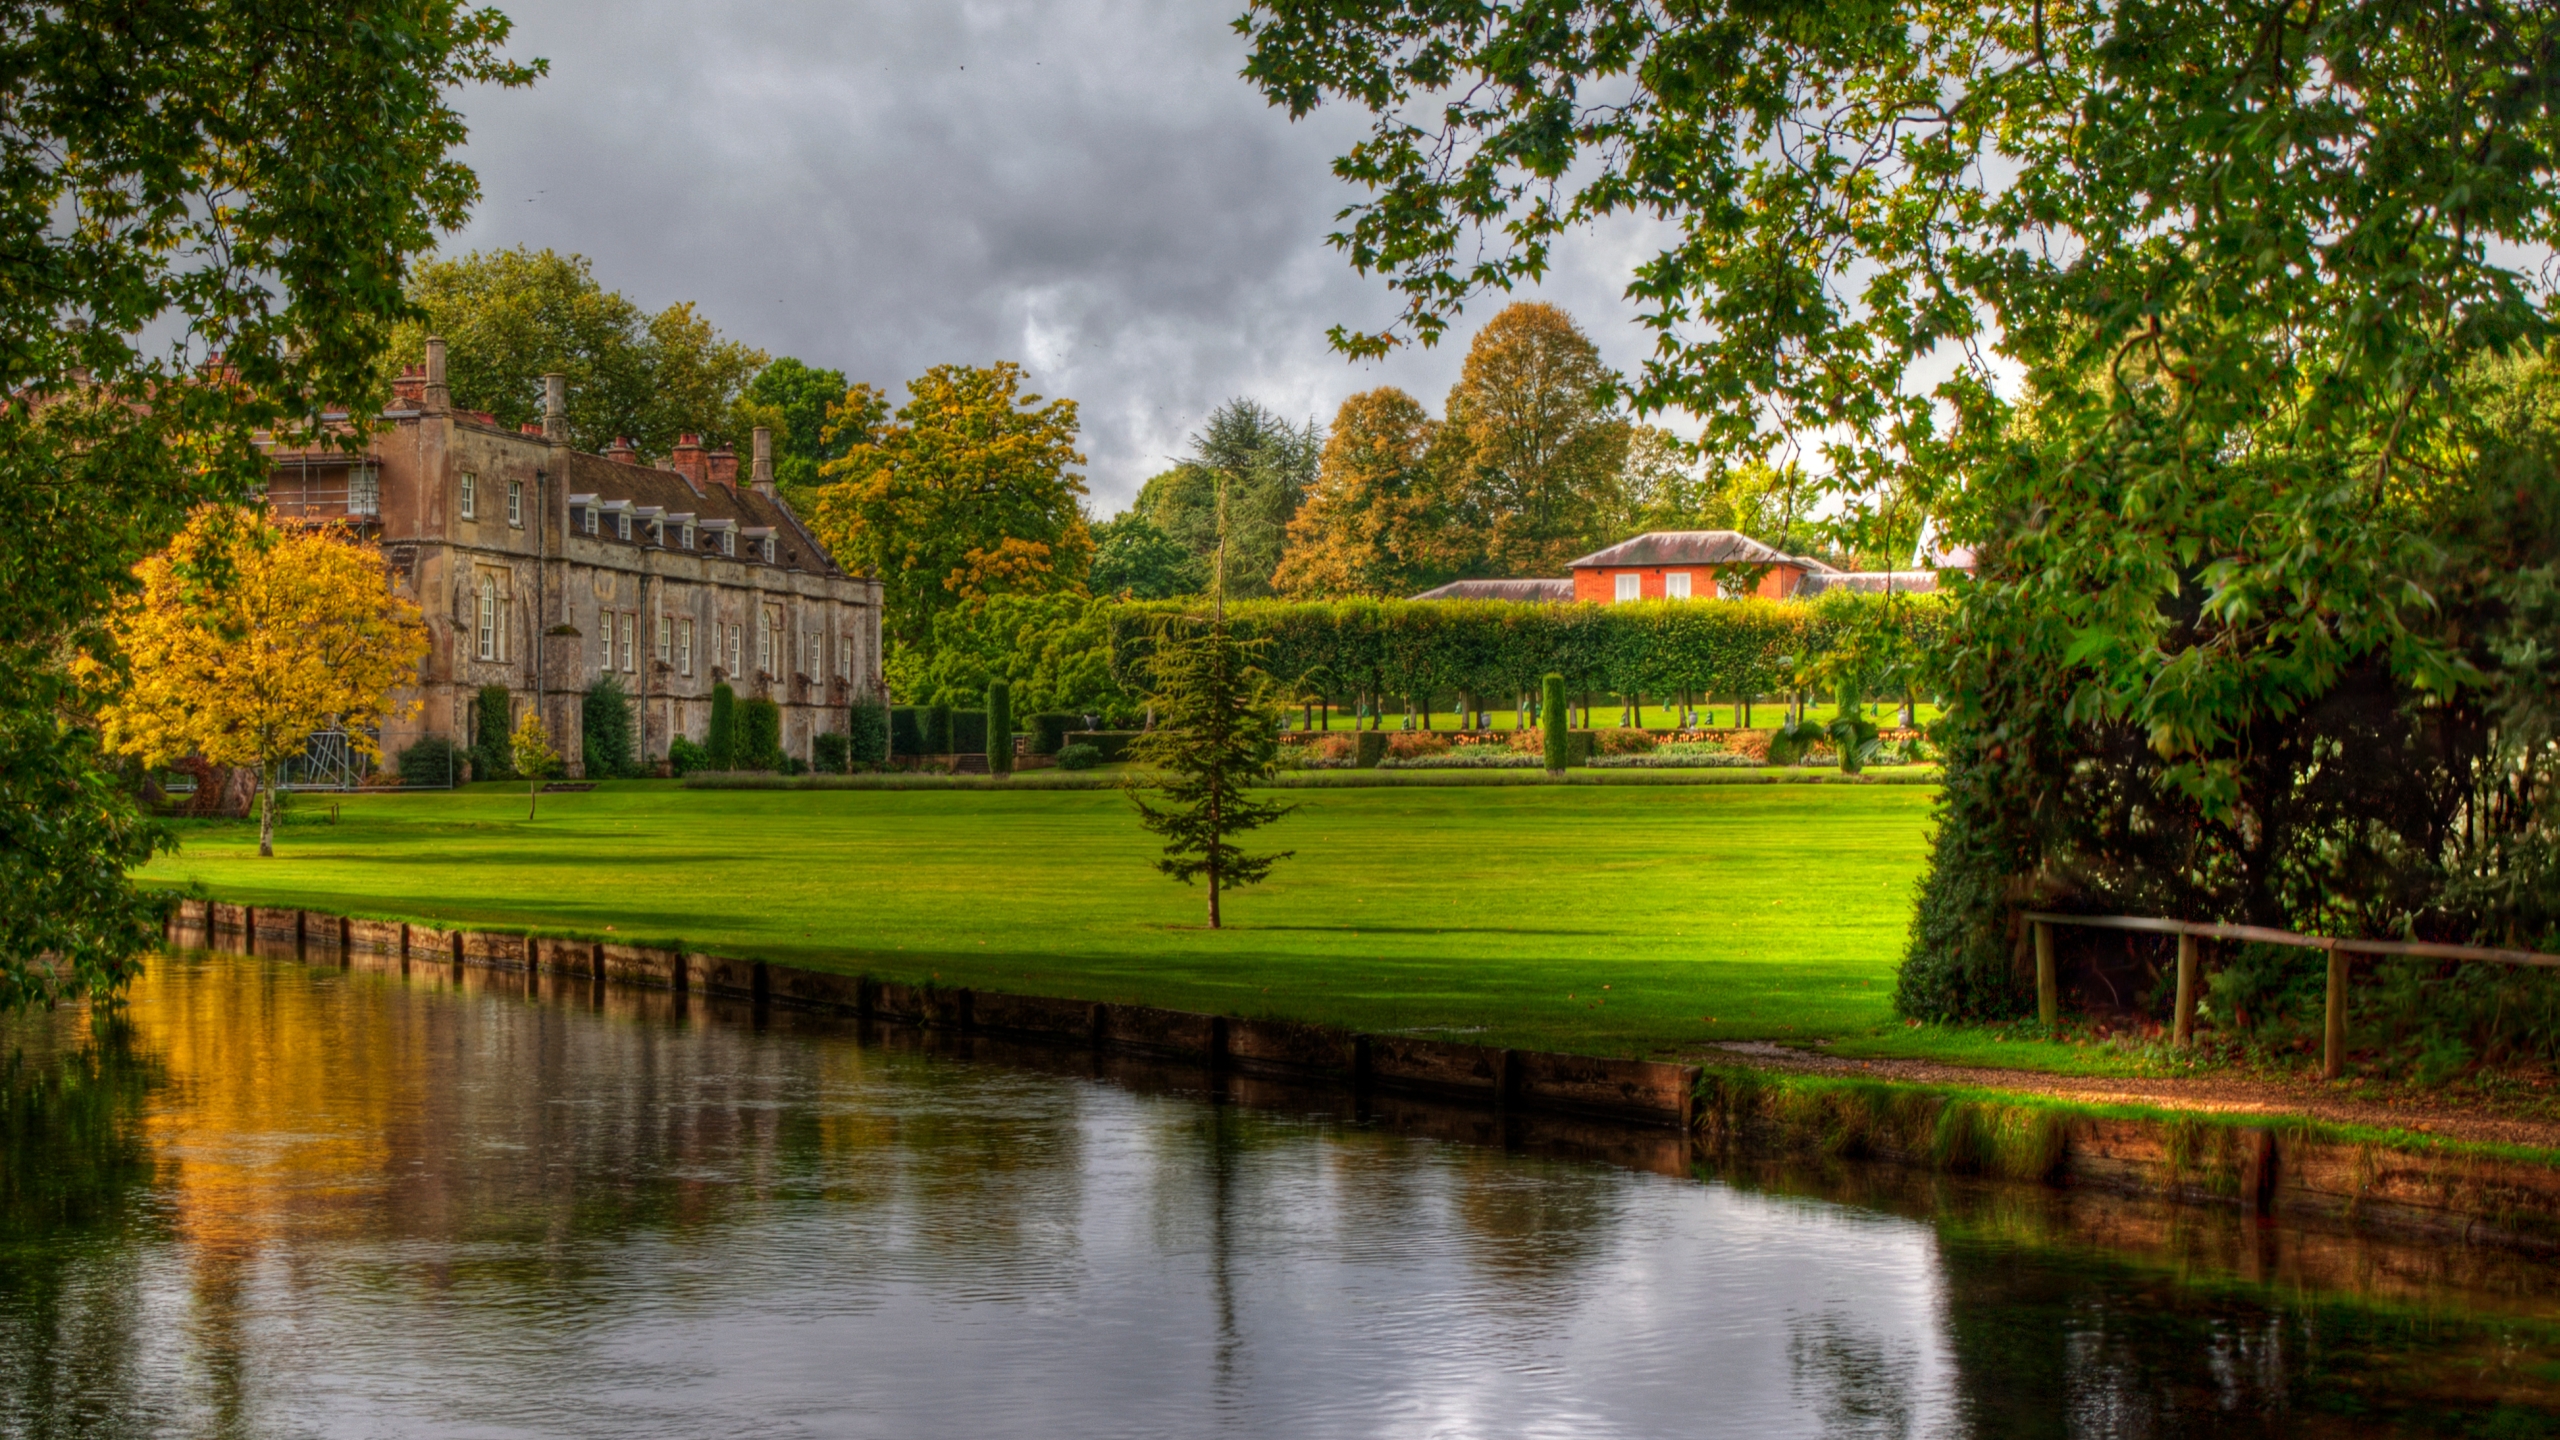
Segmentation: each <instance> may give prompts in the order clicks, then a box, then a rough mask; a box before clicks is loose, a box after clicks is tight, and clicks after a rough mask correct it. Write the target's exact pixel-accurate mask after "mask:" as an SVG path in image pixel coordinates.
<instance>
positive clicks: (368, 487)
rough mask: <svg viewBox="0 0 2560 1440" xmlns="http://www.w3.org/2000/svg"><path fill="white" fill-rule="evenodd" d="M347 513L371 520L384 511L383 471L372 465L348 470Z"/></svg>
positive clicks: (358, 466) (353, 467)
mask: <svg viewBox="0 0 2560 1440" xmlns="http://www.w3.org/2000/svg"><path fill="white" fill-rule="evenodd" d="M347 513H348V514H350V515H353V516H355V517H357V518H358V519H362V520H371V519H373V518H375V517H376V516H378V515H380V514H381V513H382V472H381V471H379V470H376V469H374V468H373V467H372V466H370V465H357V466H352V467H350V468H349V469H348V471H347Z"/></svg>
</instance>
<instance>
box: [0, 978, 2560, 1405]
mask: <svg viewBox="0 0 2560 1440" xmlns="http://www.w3.org/2000/svg"><path fill="white" fill-rule="evenodd" d="M9 1046H10V1049H11V1051H12V1058H11V1059H10V1060H9V1062H8V1068H7V1071H6V1076H5V1079H6V1093H5V1101H6V1111H5V1124H6V1141H7V1146H8V1149H7V1155H6V1166H7V1169H6V1172H5V1175H0V1247H5V1248H0V1433H5V1434H8V1435H29V1436H45V1435H66V1436H67V1435H82V1436H90V1435H97V1436H121V1435H239V1436H261V1437H263V1436H298V1435H330V1436H338V1435H346V1436H368V1435H385V1436H410V1435H472V1436H513V1435H580V1436H584V1435H593V1436H688V1437H699V1436H712V1437H721V1440H743V1437H756V1436H838V1435H879V1436H900V1437H904V1436H955V1437H959V1436H967V1437H1001V1436H1085V1435H1133V1436H1198V1435H1224V1434H1233V1435H1256V1436H1260V1435H1269V1436H1293V1437H1294V1436H1306V1437H1323V1436H1351V1435H1358V1436H1367V1435H1387V1436H1438V1435H1447V1436H1473V1435H1504V1436H1509V1435H1558V1436H1618V1435H1627V1436H1670V1435H1729V1436H1747V1437H1753V1440H1762V1437H1778V1436H1789V1435H1878V1436H1901V1435H1915V1436H1917V1435H1939V1434H1954V1435H1972V1434H1980V1435H2004V1436H2005V1435H2057V1436H2059V1435H2093V1436H2094V1435H2208V1434H2211V1435H2218V1434H2233V1435H2243V1434H2245V1435H2265V1434H2337V1435H2364V1434H2377V1433H2409V1434H2437V1433H2447V1434H2460V1433H2478V1434H2494V1435H2512V1436H2531V1435H2544V1434H2560V1424H2554V1423H2553V1417H2554V1416H2555V1414H2560V1346H2555V1343H2554V1333H2555V1332H2554V1329H2553V1327H2552V1325H2551V1324H2550V1323H2549V1321H2550V1318H2551V1317H2552V1316H2554V1315H2560V1307H2555V1306H2554V1305H2553V1304H2552V1303H2551V1301H2550V1298H2549V1297H2550V1288H2549V1286H2548V1284H2547V1280H2546V1273H2547V1268H2548V1267H2545V1266H2543V1265H2542V1264H2541V1263H2540V1262H2526V1261H2517V1260H2510V1259H2504V1258H2500V1257H2494V1256H2492V1257H2482V1256H2479V1255H2476V1254H2465V1253H2461V1252H2450V1253H2449V1252H2434V1251H2427V1250H2423V1249H2417V1248H2392V1247H2389V1246H2382V1245H2376V1244H2374V1243H2371V1242H2366V1241H2357V1240H2354V1239H2352V1238H2351V1237H2344V1236H2335V1235H2328V1236H2324V1235H2318V1234H2309V1235H2306V1234H2300V1233H2296V1232H2292V1231H2270V1230H2263V1229H2259V1228H2257V1227H2251V1226H2245V1225H2243V1224H2241V1223H2240V1222H2238V1221H2237V1220H2236V1219H2235V1218H2233V1217H2230V1216H2224V1215H2217V1214H2198V1213H2188V1212H2179V1211H2176V1210H2173V1209H2168V1208H2165V1207H2157V1206H2147V1205H2143V1204H2138V1203H2135V1202H2128V1201H2114V1200H2106V1199H2103V1198H2098V1197H2068V1196H2060V1197H2057V1196H2053V1195H2048V1194H2044V1193H2042V1192H2034V1191H2015V1190H1997V1189H1989V1188H1980V1187H1976V1188H1964V1187H1960V1186H1948V1185H1942V1184H1930V1183H1928V1182H1919V1181H1913V1180H1911V1179H1909V1178H1907V1177H1896V1176H1892V1175H1889V1174H1874V1173H1863V1174H1862V1173H1858V1172H1851V1171H1835V1172H1826V1173H1821V1174H1798V1173H1790V1172H1785V1171H1768V1172H1756V1171H1755V1172H1740V1171H1726V1172H1722V1173H1715V1172H1710V1171H1708V1170H1705V1169H1701V1170H1699V1171H1697V1172H1694V1173H1693V1172H1692V1170H1691V1168H1690V1165H1689V1162H1688V1161H1687V1159H1686V1158H1685V1156H1683V1155H1682V1153H1681V1152H1680V1151H1679V1149H1678V1148H1677V1146H1676V1145H1673V1144H1670V1143H1669V1142H1667V1140H1666V1139H1665V1138H1664V1137H1658V1136H1646V1135H1644V1134H1642V1133H1640V1132H1623V1133H1610V1132H1599V1131H1578V1130H1575V1129H1573V1128H1572V1127H1547V1128H1545V1129H1540V1130H1534V1131H1529V1132H1522V1131H1517V1130H1515V1131H1513V1132H1511V1133H1510V1134H1509V1136H1508V1139H1509V1141H1510V1143H1509V1144H1508V1145H1505V1144H1500V1143H1497V1144H1492V1145H1485V1144H1473V1143H1461V1142H1460V1141H1458V1140H1456V1139H1452V1138H1447V1137H1450V1136H1457V1135H1466V1134H1474V1133H1479V1132H1483V1131H1486V1130H1487V1129H1488V1126H1487V1122H1485V1121H1484V1120H1483V1119H1482V1118H1481V1117H1475V1116H1470V1115H1466V1114H1464V1113H1463V1112H1455V1111H1452V1112H1438V1111H1434V1110H1433V1109H1431V1108H1430V1107H1428V1106H1412V1105H1401V1104H1398V1105H1387V1106H1382V1107H1380V1109H1379V1110H1378V1111H1377V1112H1376V1113H1372V1112H1371V1111H1370V1110H1368V1109H1366V1108H1363V1107H1360V1106H1357V1105H1355V1104H1354V1102H1353V1101H1352V1100H1351V1099H1350V1098H1349V1097H1341V1096H1333V1095H1328V1094H1325V1093H1322V1092H1305V1093H1303V1094H1293V1093H1291V1092H1286V1091H1279V1090H1273V1089H1270V1088H1269V1087H1251V1086H1241V1087H1240V1088H1238V1089H1236V1090H1233V1091H1229V1092H1222V1093H1207V1092H1204V1091H1202V1090H1201V1089H1199V1088H1198V1087H1199V1086H1200V1085H1202V1084H1204V1083H1206V1082H1205V1081H1204V1080H1203V1079H1202V1078H1201V1077H1199V1076H1197V1075H1193V1074H1187V1073H1186V1072H1182V1071H1179V1070H1163V1071H1157V1070H1151V1069H1149V1068H1147V1067H1144V1066H1136V1065H1128V1064H1121V1063H1109V1064H1105V1065H1103V1066H1101V1067H1100V1068H1097V1066H1096V1064H1095V1063H1094V1062H1092V1061H1090V1060H1089V1059H1087V1058H1086V1057H1081V1056H1069V1055H1060V1054H1043V1053H1040V1052H1031V1051H1012V1050H1001V1051H1000V1050H998V1049H997V1048H996V1047H993V1046H990V1045H987V1044H985V1043H983V1042H981V1043H977V1044H970V1043H969V1042H960V1041H954V1042H950V1043H949V1044H948V1045H946V1046H945V1047H943V1048H941V1049H936V1048H934V1047H933V1046H930V1045H928V1044H927V1042H926V1040H925V1039H924V1038H923V1037H919V1036H916V1035H913V1034H911V1033H906V1032H897V1031H889V1032H882V1033H878V1034H871V1033H865V1032H861V1031H858V1030H857V1029H855V1028H854V1027H853V1026H851V1025H850V1024H845V1023H838V1022H832V1021H818V1020H814V1019H798V1018H794V1017H791V1016H788V1015H774V1016H769V1017H763V1018H762V1019H759V1018H758V1017H755V1016H753V1015H750V1014H748V1013H745V1012H743V1011H738V1012H732V1011H728V1010H725V1009H724V1010H716V1011H715V1010H709V1009H706V1008H705V1007H703V1006H702V1005H700V1004H699V1003H697V1004H696V1005H695V1006H694V1007H693V1008H692V1009H691V1010H690V1011H688V1010H685V1009H684V1008H682V1007H681V1006H680V1005H679V1004H678V1003H677V1002H676V1001H675V999H674V998H673V997H666V996H631V995H626V994H622V993H619V992H612V993H606V994H602V995H598V994H595V993H592V992H587V991H583V990H581V991H579V992H578V993H576V994H572V995H567V996H538V997H537V996H530V995H527V994H525V993H524V982H523V981H522V980H521V979H516V980H513V981H509V980H507V979H504V978H493V979H489V980H485V981H483V980H477V979H474V980H471V981H466V982H465V984H464V985H463V986H461V987H456V986H455V985H454V984H452V983H451V982H449V981H446V980H441V979H427V978H421V977H406V978H404V977H402V976H399V975H376V974H366V973H360V972H359V973H350V972H341V971H339V970H336V969H331V968H324V967H306V966H304V965H301V964H298V963H295V962H290V961H281V962H280V961H262V960H250V959H240V958H232V957H201V956H197V957H168V958H162V959H159V960H156V961H154V962H153V964H152V965H151V967H150V969H149V971H148V973H147V974H146V976H145V977H144V979H143V980H142V981H141V982H140V983H139V984H138V985H137V987H136V989H135V991H134V993H133V997H132V1001H131V1003H130V1005H129V1006H128V1007H127V1008H126V1011H125V1012H124V1015H123V1018H122V1019H121V1021H120V1022H118V1023H117V1024H116V1025H115V1026H113V1027H111V1028H108V1029H106V1030H103V1031H102V1030H99V1029H97V1028H95V1027H93V1025H92V1024H91V1022H90V1021H88V1020H87V1019H86V1018H85V1017H74V1016H68V1015H65V1016H57V1017H53V1018H52V1019H51V1021H49V1022H36V1021H28V1022H21V1023H19V1024H18V1025H17V1027H16V1028H15V1030H14V1031H12V1032H11V1038H10V1040H9ZM1248 1092H1249V1093H1248ZM1248 1100H1249V1101H1252V1102H1254V1103H1251V1104H1246V1103H1238V1102H1240V1101H1248ZM1493 1133H1494V1135H1495V1138H1496V1139H1497V1140H1499V1139H1502V1138H1503V1136H1502V1135H1501V1133H1500V1132H1499V1130H1498V1127H1497V1128H1495V1129H1494V1132H1493ZM1577 1156H1581V1157H1586V1158H1577ZM1590 1156H1601V1157H1608V1158H1605V1159H1595V1158H1587V1157H1590ZM1609 1159H1614V1160H1616V1161H1617V1162H1620V1163H1609ZM1646 1167H1650V1170H1648V1168H1646ZM1653 1171H1660V1172H1668V1173H1651V1172H1653Z"/></svg>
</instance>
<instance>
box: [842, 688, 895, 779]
mask: <svg viewBox="0 0 2560 1440" xmlns="http://www.w3.org/2000/svg"><path fill="white" fill-rule="evenodd" d="M845 738H846V741H847V743H848V746H849V749H848V751H847V753H846V756H845V758H846V760H847V761H848V762H849V767H850V768H854V769H861V770H877V769H879V768H880V767H881V766H883V765H886V764H888V763H889V754H890V750H891V747H892V744H893V740H892V735H891V730H890V711H889V707H888V706H886V705H884V704H882V703H880V702H879V701H878V700H860V701H856V702H855V703H854V706H853V710H852V713H851V715H850V716H849V717H848V718H847V721H846V727H845Z"/></svg>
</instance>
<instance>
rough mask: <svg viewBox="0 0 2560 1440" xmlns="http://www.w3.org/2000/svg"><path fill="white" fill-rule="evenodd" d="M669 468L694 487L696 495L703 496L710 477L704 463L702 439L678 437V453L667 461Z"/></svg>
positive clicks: (691, 436)
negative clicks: (705, 484) (703, 485)
mask: <svg viewBox="0 0 2560 1440" xmlns="http://www.w3.org/2000/svg"><path fill="white" fill-rule="evenodd" d="M667 468H668V469H670V470H673V471H675V472H676V473H677V474H679V475H681V476H683V477H684V483H686V484H687V485H690V486H692V487H693V493H694V494H696V495H699V494H701V493H702V483H703V481H704V480H705V479H707V478H709V476H710V470H709V468H708V467H707V466H705V465H704V464H703V463H702V437H701V436H699V435H679V436H677V437H676V453H675V454H674V455H673V456H671V457H669V459H668V460H667Z"/></svg>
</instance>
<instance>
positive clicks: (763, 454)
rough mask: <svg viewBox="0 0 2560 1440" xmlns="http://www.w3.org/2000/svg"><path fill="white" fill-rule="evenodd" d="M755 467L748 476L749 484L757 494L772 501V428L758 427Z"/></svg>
mask: <svg viewBox="0 0 2560 1440" xmlns="http://www.w3.org/2000/svg"><path fill="white" fill-rule="evenodd" d="M755 467H756V468H755V469H754V470H753V471H751V472H749V474H748V483H750V484H752V485H753V486H755V491H756V493H757V494H759V495H761V496H763V497H764V498H766V499H767V500H770V499H772V498H773V429H772V427H770V426H766V425H759V426H757V427H756V461H755Z"/></svg>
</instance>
